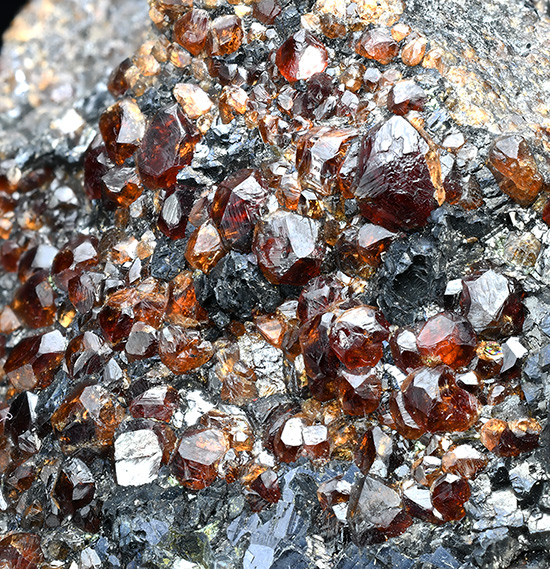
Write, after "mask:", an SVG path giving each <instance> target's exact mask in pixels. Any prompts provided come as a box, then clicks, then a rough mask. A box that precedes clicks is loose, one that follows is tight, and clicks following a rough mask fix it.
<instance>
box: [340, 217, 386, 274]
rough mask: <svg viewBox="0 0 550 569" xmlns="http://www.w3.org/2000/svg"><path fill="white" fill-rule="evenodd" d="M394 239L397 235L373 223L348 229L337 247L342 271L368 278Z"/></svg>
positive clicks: (343, 233) (341, 235)
mask: <svg viewBox="0 0 550 569" xmlns="http://www.w3.org/2000/svg"><path fill="white" fill-rule="evenodd" d="M394 237H395V233H393V232H391V231H388V230H387V229H385V228H384V227H381V226H379V225H373V224H372V223H365V224H363V225H361V226H360V227H359V226H357V225H352V226H351V227H348V228H347V229H345V230H344V231H343V232H342V233H341V234H340V237H339V239H338V241H337V242H336V246H335V247H336V251H337V253H338V261H339V263H340V267H341V269H342V270H343V271H345V272H346V273H347V272H351V273H352V274H353V273H357V274H360V275H363V274H365V276H368V274H369V271H372V268H373V267H378V265H379V264H380V261H381V258H380V256H381V254H382V252H383V251H384V250H385V249H386V248H387V246H388V245H389V244H390V243H391V241H392V240H393V238H394Z"/></svg>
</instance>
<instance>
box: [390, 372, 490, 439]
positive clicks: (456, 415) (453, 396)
mask: <svg viewBox="0 0 550 569" xmlns="http://www.w3.org/2000/svg"><path fill="white" fill-rule="evenodd" d="M401 391H402V393H403V402H404V405H405V408H406V410H407V411H408V412H409V413H410V415H411V417H412V418H413V419H414V420H415V421H416V422H417V423H418V425H420V426H421V427H423V428H424V429H426V430H427V431H430V432H432V433H436V432H445V431H466V430H468V429H469V428H470V427H471V426H472V425H473V424H474V423H475V422H476V421H477V418H478V415H479V412H480V405H479V403H478V401H477V399H476V398H475V397H474V396H473V395H472V394H471V393H468V392H467V391H465V390H464V389H462V388H461V387H458V385H457V384H456V378H455V375H454V372H453V371H452V370H451V369H450V368H448V367H446V366H438V367H436V368H420V369H417V370H416V371H413V372H412V373H411V374H410V375H409V376H408V377H407V379H406V380H405V381H404V382H403V384H402V385H401Z"/></svg>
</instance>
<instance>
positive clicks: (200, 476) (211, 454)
mask: <svg viewBox="0 0 550 569" xmlns="http://www.w3.org/2000/svg"><path fill="white" fill-rule="evenodd" d="M227 450H228V449H227V443H226V440H225V437H224V435H223V432H222V431H220V430H219V429H190V430H188V431H185V432H184V433H183V435H182V437H181V440H180V443H179V445H178V447H177V449H176V451H175V453H174V457H173V459H172V472H173V473H174V476H175V477H176V478H177V479H178V481H179V482H180V484H182V485H184V486H186V487H188V488H191V489H192V490H200V489H201V488H206V487H207V486H210V485H211V484H212V483H213V482H214V481H215V480H216V477H217V475H218V471H217V467H218V464H219V462H220V460H221V459H222V457H223V455H224V454H225V453H226V451H227Z"/></svg>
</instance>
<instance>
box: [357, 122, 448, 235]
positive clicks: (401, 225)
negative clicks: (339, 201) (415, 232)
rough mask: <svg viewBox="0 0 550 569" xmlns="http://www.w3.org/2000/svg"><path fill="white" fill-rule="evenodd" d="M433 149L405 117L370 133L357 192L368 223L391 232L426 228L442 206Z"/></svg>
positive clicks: (362, 158)
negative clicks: (429, 157) (429, 159)
mask: <svg viewBox="0 0 550 569" xmlns="http://www.w3.org/2000/svg"><path fill="white" fill-rule="evenodd" d="M428 151H429V147H428V144H427V142H426V141H425V140H424V139H423V138H422V137H421V136H420V134H419V133H418V131H417V130H416V129H415V128H414V127H413V126H412V125H411V124H410V123H409V122H408V121H407V120H406V119H404V118H403V117H398V116H396V117H392V118H390V119H389V120H388V121H386V122H384V123H380V124H378V125H376V126H374V127H373V128H371V130H369V132H368V133H367V135H366V136H365V138H364V139H363V143H362V146H361V150H360V153H359V164H358V168H357V178H356V183H355V185H354V187H353V188H352V191H353V193H354V195H355V196H356V198H357V200H358V201H359V206H360V208H361V212H362V213H363V215H364V216H365V217H366V218H367V219H368V220H369V221H371V222H372V223H375V224H377V225H382V226H384V227H386V228H387V229H390V230H392V231H395V230H396V229H416V228H419V227H423V226H424V225H426V223H427V221H428V217H429V215H430V213H431V212H432V210H433V209H435V207H436V206H437V202H436V201H435V199H434V192H435V187H434V185H433V183H432V179H431V177H430V170H429V167H428V162H427V159H426V154H427V153H428Z"/></svg>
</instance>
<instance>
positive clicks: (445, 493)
mask: <svg viewBox="0 0 550 569" xmlns="http://www.w3.org/2000/svg"><path fill="white" fill-rule="evenodd" d="M431 493H432V503H433V505H434V507H435V508H436V510H437V511H438V512H440V513H441V515H442V516H443V519H444V520H445V521H450V520H461V519H462V518H463V517H464V516H465V515H466V511H465V510H464V504H465V503H466V502H467V501H468V500H469V499H470V493H471V491H470V485H469V484H468V481H467V480H464V478H461V477H460V476H456V475H454V474H444V475H442V476H441V477H440V478H438V479H437V480H436V481H435V482H434V483H433V484H432V487H431Z"/></svg>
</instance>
